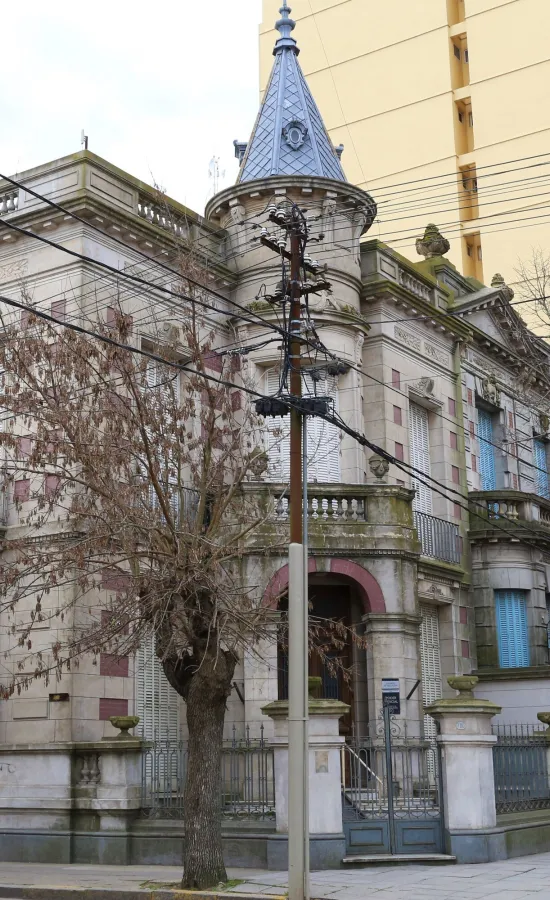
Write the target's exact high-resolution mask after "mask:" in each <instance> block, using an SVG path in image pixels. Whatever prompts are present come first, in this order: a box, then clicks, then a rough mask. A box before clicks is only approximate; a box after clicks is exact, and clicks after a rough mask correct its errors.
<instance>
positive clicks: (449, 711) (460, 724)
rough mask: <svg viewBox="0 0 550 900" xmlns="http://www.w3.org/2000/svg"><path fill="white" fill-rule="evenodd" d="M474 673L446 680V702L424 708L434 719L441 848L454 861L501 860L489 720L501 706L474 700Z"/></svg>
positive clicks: (503, 847) (493, 741)
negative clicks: (451, 690)
mask: <svg viewBox="0 0 550 900" xmlns="http://www.w3.org/2000/svg"><path fill="white" fill-rule="evenodd" d="M478 680H479V679H478V678H477V677H476V676H475V675H457V676H454V677H452V678H448V679H447V681H448V684H449V686H450V687H451V688H454V689H455V690H457V691H458V696H457V697H455V698H454V699H452V700H437V701H436V702H435V703H432V704H431V705H430V706H426V707H425V711H426V712H427V713H429V715H430V716H432V717H433V718H434V719H435V720H436V721H437V722H438V723H439V727H440V734H439V735H438V737H437V741H438V743H439V745H440V747H441V778H442V785H441V790H442V795H443V798H442V799H443V810H444V826H445V834H446V839H447V850H448V852H449V853H452V854H453V855H454V856H456V858H457V862H460V863H482V862H490V861H493V860H496V859H505V858H506V852H505V850H506V848H505V846H504V835H503V833H502V832H499V831H498V830H497V829H496V808H495V787H494V774H493V745H494V743H495V742H496V740H497V738H496V736H495V735H493V734H492V732H491V719H492V718H493V716H496V715H498V713H499V712H500V710H501V708H500V706H497V705H496V704H495V703H491V702H490V701H489V700H476V698H475V697H474V695H473V688H474V687H475V685H476V684H477V682H478Z"/></svg>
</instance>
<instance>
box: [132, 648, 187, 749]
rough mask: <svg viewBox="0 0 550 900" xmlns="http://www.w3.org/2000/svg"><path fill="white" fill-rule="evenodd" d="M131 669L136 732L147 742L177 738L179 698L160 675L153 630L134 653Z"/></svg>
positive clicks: (161, 674)
mask: <svg viewBox="0 0 550 900" xmlns="http://www.w3.org/2000/svg"><path fill="white" fill-rule="evenodd" d="M135 672H136V674H135V686H134V691H135V694H134V696H135V698H136V699H135V704H134V710H135V713H136V715H137V716H139V717H140V719H139V725H138V728H137V729H136V734H138V735H140V736H141V737H143V738H145V740H148V741H159V740H160V741H177V740H178V737H179V697H178V694H176V692H175V690H174V688H173V687H172V686H171V685H170V683H169V681H168V679H167V678H166V675H165V674H164V669H163V668H162V663H161V662H160V660H159V658H158V656H157V654H156V650H155V635H154V633H153V632H149V634H148V635H146V637H145V639H144V641H143V643H142V644H141V646H140V647H139V649H138V651H137V653H136V657H135Z"/></svg>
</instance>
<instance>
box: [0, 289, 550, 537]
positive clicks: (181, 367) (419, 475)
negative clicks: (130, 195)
mask: <svg viewBox="0 0 550 900" xmlns="http://www.w3.org/2000/svg"><path fill="white" fill-rule="evenodd" d="M0 301H1V302H3V303H5V304H6V305H8V306H12V307H14V308H16V309H22V310H27V311H29V312H31V313H32V314H33V315H36V316H37V317H38V318H41V319H44V320H45V321H47V322H50V323H53V324H56V325H61V326H62V327H64V328H67V329H69V330H71V331H75V332H76V333H78V334H82V335H86V336H87V337H92V338H94V339H96V340H99V341H102V342H103V343H106V344H109V345H111V346H115V347H117V348H118V349H121V350H125V351H127V352H130V353H136V354H138V355H140V356H143V357H145V358H148V359H151V360H154V361H156V362H160V363H162V364H163V365H165V366H167V367H169V368H173V369H176V370H178V371H184V372H188V373H189V374H192V375H195V376H198V377H200V378H204V379H205V380H206V381H209V382H212V383H215V384H218V385H221V386H223V387H228V388H231V389H234V390H240V391H243V392H244V393H246V394H248V395H249V396H252V397H254V398H256V399H264V400H265V399H268V398H267V397H266V395H265V394H261V393H260V392H259V391H256V390H254V389H252V388H249V387H247V386H246V385H242V384H239V385H236V384H235V383H234V382H232V381H228V380H227V379H223V378H217V377H215V376H213V375H208V374H207V373H206V372H204V371H198V370H197V369H190V368H189V366H190V364H185V363H176V362H173V361H172V360H167V359H165V358H164V357H161V356H159V355H158V354H156V353H152V352H150V351H148V350H144V349H143V348H139V347H133V346H131V345H129V344H124V343H122V342H120V341H117V340H115V339H114V338H110V337H109V336H107V335H102V334H100V333H98V332H92V331H90V330H89V329H85V328H82V327H81V326H79V325H74V324H72V323H67V322H63V321H61V320H59V319H56V318H55V317H54V316H51V315H48V314H47V313H45V312H42V311H41V310H36V309H33V308H32V307H30V306H28V305H26V304H23V303H19V302H18V301H16V300H12V299H11V298H9V297H4V296H0ZM284 402H285V404H286V405H287V406H289V407H290V406H292V405H294V407H295V408H296V409H298V410H299V411H302V406H301V404H300V405H296V403H293V400H292V398H290V397H285V398H284ZM320 418H323V419H325V420H326V421H327V422H329V423H331V424H334V425H336V426H337V427H338V428H340V429H341V430H342V431H344V432H345V433H346V434H348V435H349V436H350V437H353V438H354V439H355V440H357V441H358V442H359V443H361V444H362V445H363V446H366V447H368V448H369V449H371V450H372V451H373V452H375V453H378V454H379V455H381V456H383V457H384V459H387V460H388V461H389V462H391V463H392V464H393V465H395V466H396V467H397V468H398V469H401V470H402V471H403V472H405V473H407V474H409V473H410V472H414V473H415V476H416V480H417V481H420V483H423V484H424V485H425V486H426V487H428V488H430V489H431V490H434V491H435V492H436V493H439V494H441V496H443V497H445V499H447V500H449V499H451V498H449V496H448V493H451V494H455V495H457V496H459V497H461V498H462V499H467V498H464V495H463V494H461V493H460V492H458V491H456V490H454V489H452V488H445V490H446V491H447V494H444V493H443V492H442V491H441V490H440V489H439V488H434V487H433V486H431V485H429V484H426V482H425V481H423V479H424V478H429V480H430V481H433V482H434V483H435V484H439V482H438V481H436V480H435V479H433V478H432V477H431V476H429V475H427V474H426V473H425V472H422V470H420V469H417V468H416V467H415V466H411V465H409V464H407V463H405V462H403V461H401V460H397V459H396V458H395V457H393V456H392V455H391V454H390V453H388V452H387V451H386V450H383V449H382V448H381V447H378V446H377V445H376V444H373V443H372V442H371V441H369V440H368V439H367V438H366V437H365V435H362V434H361V433H360V432H357V431H355V430H354V429H352V428H351V427H350V426H348V425H347V424H346V423H345V422H344V421H343V420H342V419H340V417H338V418H336V417H331V416H328V415H327V416H320ZM477 505H480V504H477ZM462 508H463V509H465V510H466V511H468V512H471V510H470V509H469V507H467V506H464V505H462ZM472 514H473V515H476V516H477V517H478V518H481V519H483V520H484V521H485V517H483V516H480V515H479V514H477V513H473V512H472ZM502 518H503V519H505V520H507V521H510V522H511V523H512V524H513V525H514V527H515V528H517V527H518V523H517V522H516V521H515V520H510V519H507V517H506V516H502ZM491 521H492V523H493V526H494V527H496V528H500V526H497V525H496V523H494V521H493V520H491ZM521 528H523V530H524V531H527V532H528V533H530V534H533V535H534V536H536V537H537V538H540V535H539V534H538V533H537V532H535V531H532V530H531V529H528V528H526V527H525V526H523V525H521ZM500 530H502V531H504V532H505V533H506V534H507V535H508V536H509V534H510V532H509V531H508V530H506V529H503V528H500ZM520 540H521V539H520ZM524 543H527V542H526V541H524ZM529 546H531V545H529Z"/></svg>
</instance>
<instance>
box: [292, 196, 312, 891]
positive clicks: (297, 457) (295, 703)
mask: <svg viewBox="0 0 550 900" xmlns="http://www.w3.org/2000/svg"><path fill="white" fill-rule="evenodd" d="M291 215H292V222H291V232H290V234H291V237H290V254H291V260H290V285H291V294H290V298H291V304H290V348H289V349H290V393H291V395H292V396H293V397H294V398H296V397H299V398H301V396H302V373H301V303H300V298H301V281H300V222H299V219H298V216H297V213H296V211H295V210H294V209H293V210H292V213H291ZM302 526H303V509H302V413H301V412H300V411H299V410H297V409H296V408H295V407H294V406H293V407H292V408H291V410H290V546H289V553H288V565H289V583H288V644H289V646H288V896H289V900H308V898H309V871H308V869H309V863H308V856H309V852H308V851H309V815H308V813H309V810H308V792H307V780H308V779H307V776H306V773H307V717H308V697H307V628H306V619H307V612H305V611H304V607H306V610H307V591H306V590H305V585H306V578H307V566H304V547H303V531H302ZM306 846H307V850H306Z"/></svg>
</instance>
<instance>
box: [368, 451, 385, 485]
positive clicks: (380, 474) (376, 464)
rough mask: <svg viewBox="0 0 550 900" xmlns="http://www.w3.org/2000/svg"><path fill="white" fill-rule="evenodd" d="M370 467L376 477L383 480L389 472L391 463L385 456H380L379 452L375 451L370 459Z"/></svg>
mask: <svg viewBox="0 0 550 900" xmlns="http://www.w3.org/2000/svg"><path fill="white" fill-rule="evenodd" d="M369 468H370V470H371V472H372V474H373V475H374V477H375V478H377V479H378V480H379V481H383V480H385V478H386V475H387V474H388V471H389V468H390V464H389V462H388V460H387V459H384V457H383V456H378V454H376V453H375V454H373V456H371V457H370V459H369Z"/></svg>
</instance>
